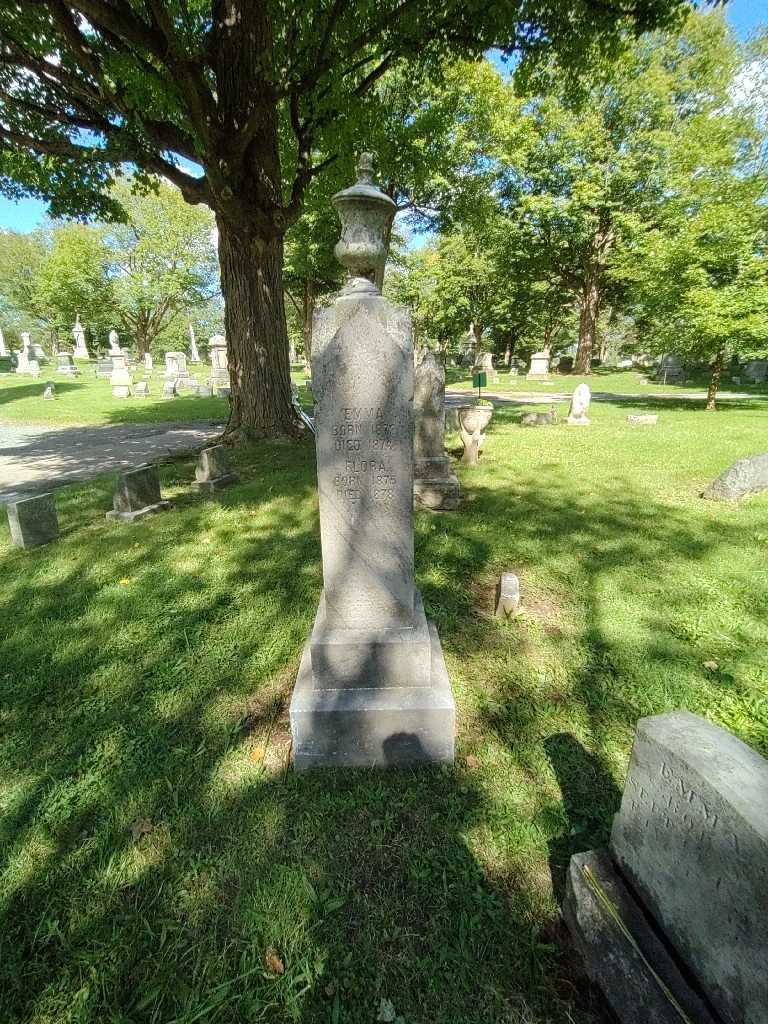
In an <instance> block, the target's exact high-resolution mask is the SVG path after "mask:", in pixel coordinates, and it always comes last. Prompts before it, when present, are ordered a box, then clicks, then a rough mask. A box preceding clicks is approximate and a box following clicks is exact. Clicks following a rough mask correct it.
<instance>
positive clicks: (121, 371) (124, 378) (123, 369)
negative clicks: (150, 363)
mask: <svg viewBox="0 0 768 1024" xmlns="http://www.w3.org/2000/svg"><path fill="white" fill-rule="evenodd" d="M109 383H110V384H111V385H112V397H113V398H130V397H131V387H132V385H133V378H132V377H131V373H130V371H129V369H128V367H127V366H126V357H125V356H124V355H123V354H122V353H119V354H117V355H113V356H112V374H111V376H110V378H109Z"/></svg>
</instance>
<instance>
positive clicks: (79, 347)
mask: <svg viewBox="0 0 768 1024" xmlns="http://www.w3.org/2000/svg"><path fill="white" fill-rule="evenodd" d="M72 337H73V338H74V339H75V351H74V352H73V353H72V355H73V356H74V357H75V359H90V356H89V355H88V346H87V345H86V343H85V329H84V327H83V325H82V324H81V323H80V314H79V313H77V314H76V316H75V326H74V327H73V328H72Z"/></svg>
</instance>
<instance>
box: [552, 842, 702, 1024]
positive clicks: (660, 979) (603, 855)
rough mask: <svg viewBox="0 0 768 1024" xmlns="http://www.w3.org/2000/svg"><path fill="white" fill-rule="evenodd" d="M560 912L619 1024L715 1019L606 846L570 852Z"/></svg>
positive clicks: (673, 1023)
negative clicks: (674, 957) (632, 891)
mask: <svg viewBox="0 0 768 1024" xmlns="http://www.w3.org/2000/svg"><path fill="white" fill-rule="evenodd" d="M563 917H564V919H565V922H566V924H567V925H568V931H569V932H570V935H571V939H572V940H573V944H574V946H575V947H576V949H577V950H578V951H579V953H580V954H581V956H582V957H583V959H584V964H585V967H586V970H587V974H588V975H589V976H590V978H591V979H592V981H593V982H594V983H595V984H596V985H597V986H598V987H599V988H600V989H601V990H602V992H603V995H604V996H605V998H606V999H607V1001H608V1003H609V1004H610V1006H611V1009H612V1010H613V1012H614V1013H615V1014H616V1017H617V1018H618V1019H619V1021H621V1024H651V1022H652V1024H685V1022H686V1019H687V1021H688V1022H689V1024H716V1022H715V1019H714V1017H713V1016H712V1014H711V1013H710V1012H709V1010H708V1009H707V1007H706V1006H705V1005H704V1003H703V1002H702V1000H701V999H700V997H699V996H698V995H697V994H696V993H695V992H694V991H693V990H692V989H691V987H690V986H689V984H688V983H687V981H686V980H685V979H684V978H683V976H682V974H681V973H680V969H679V968H678V966H677V964H676V963H675V961H674V960H673V958H672V956H671V955H670V954H669V952H668V951H667V948H666V946H665V945H664V943H663V941H662V940H661V939H660V937H659V936H658V935H657V934H656V932H655V930H654V929H653V927H652V925H651V924H650V922H649V921H648V919H647V917H646V915H645V913H644V912H643V909H642V907H641V906H640V905H639V904H638V903H637V901H636V899H635V898H634V896H633V895H632V893H631V892H630V890H629V889H628V888H627V886H626V884H625V883H624V881H623V879H622V878H621V876H620V875H619V874H618V872H617V871H616V868H615V867H614V865H613V863H612V862H611V859H610V856H609V855H608V851H607V850H605V849H602V850H591V851H590V852H589V853H577V854H575V855H574V856H573V857H571V862H570V865H569V867H568V874H567V877H566V892H565V900H564V903H563ZM677 1007H680V1009H681V1010H682V1011H683V1013H684V1014H685V1015H686V1016H685V1017H683V1016H681V1014H680V1013H679V1012H678V1009H677Z"/></svg>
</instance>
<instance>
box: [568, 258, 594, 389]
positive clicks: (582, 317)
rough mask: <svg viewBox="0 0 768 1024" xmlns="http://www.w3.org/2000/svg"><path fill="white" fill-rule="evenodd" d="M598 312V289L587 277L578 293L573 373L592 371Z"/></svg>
mask: <svg viewBox="0 0 768 1024" xmlns="http://www.w3.org/2000/svg"><path fill="white" fill-rule="evenodd" d="M599 313H600V289H599V288H598V286H597V282H596V281H595V280H594V279H593V278H588V279H587V281H586V282H585V284H584V287H583V289H582V290H581V293H580V294H579V348H578V351H577V352H576V360H575V362H574V365H573V372H574V373H582V374H586V373H591V372H592V353H593V351H594V348H595V342H596V340H597V318H598V316H599Z"/></svg>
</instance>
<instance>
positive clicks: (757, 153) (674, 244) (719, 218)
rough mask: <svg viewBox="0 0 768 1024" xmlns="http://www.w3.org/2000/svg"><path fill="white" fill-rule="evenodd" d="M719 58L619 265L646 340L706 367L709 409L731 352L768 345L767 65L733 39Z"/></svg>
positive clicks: (747, 353)
mask: <svg viewBox="0 0 768 1024" xmlns="http://www.w3.org/2000/svg"><path fill="white" fill-rule="evenodd" d="M706 27H707V28H710V27H711V24H708V25H707V26H706ZM680 45H682V41H681V44H680ZM717 57H718V60H717V61H712V62H711V63H710V64H708V72H709V73H708V76H707V78H706V79H703V81H702V79H701V78H700V79H699V83H698V84H699V89H698V96H699V101H698V103H697V104H696V106H695V107H694V108H693V109H692V111H691V113H690V116H689V117H688V118H687V119H686V122H685V123H684V124H681V125H680V127H679V131H678V132H677V133H676V135H675V137H674V140H673V141H672V143H671V146H670V164H671V171H670V174H669V177H668V188H667V191H666V193H665V197H664V201H663V203H662V204H661V207H660V209H659V211H658V214H657V217H656V219H655V220H654V221H653V222H651V223H649V224H647V225H645V226H644V230H643V231H642V232H641V233H639V234H638V235H637V236H636V238H635V242H634V244H633V246H632V247H631V248H630V249H629V250H628V251H627V252H626V253H625V254H624V257H623V259H622V260H621V262H620V264H619V266H618V267H617V273H619V274H620V275H621V276H622V278H623V280H624V282H625V283H626V284H627V286H628V291H629V298H630V301H631V302H632V309H633V312H634V315H635V318H636V320H637V324H638V328H639V332H640V335H641V338H642V342H641V344H642V345H643V346H645V347H649V348H651V349H652V350H654V351H657V352H668V353H675V354H677V355H678V356H680V357H681V358H684V359H687V360H689V361H698V362H702V363H705V364H709V366H710V369H711V375H710V383H709V391H708V396H707V409H714V408H715V405H716V396H717V391H718V388H719V385H720V378H721V374H722V371H723V367H724V365H725V363H726V360H727V359H728V357H729V356H732V355H738V356H750V355H762V354H765V353H766V352H768V212H767V211H766V200H767V199H768V166H767V164H766V139H765V120H764V118H765V113H766V109H765V106H764V103H763V97H762V96H761V95H760V94H759V93H758V92H756V91H754V90H753V89H752V88H751V86H755V89H757V88H759V86H760V85H761V83H764V81H765V76H766V72H767V71H768V65H766V62H765V58H764V57H759V58H756V56H755V54H754V51H752V50H751V49H750V50H747V51H746V52H745V53H740V52H739V50H738V48H737V47H736V45H735V43H734V42H733V41H732V40H730V39H729V38H728V37H724V38H723V45H722V46H721V48H720V49H719V50H718V51H717ZM756 59H759V60H760V61H761V63H760V65H759V66H758V65H756V64H755V61H756ZM704 83H705V84H706V88H703V87H702V85H703V84H704Z"/></svg>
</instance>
